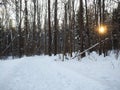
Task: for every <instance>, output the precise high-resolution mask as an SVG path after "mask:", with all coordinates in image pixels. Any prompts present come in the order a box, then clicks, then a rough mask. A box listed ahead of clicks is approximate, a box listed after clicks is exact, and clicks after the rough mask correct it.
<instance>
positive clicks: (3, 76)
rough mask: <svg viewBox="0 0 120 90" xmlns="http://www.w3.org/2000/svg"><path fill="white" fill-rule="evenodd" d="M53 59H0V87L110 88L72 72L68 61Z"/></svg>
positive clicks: (8, 89)
mask: <svg viewBox="0 0 120 90" xmlns="http://www.w3.org/2000/svg"><path fill="white" fill-rule="evenodd" d="M54 58H55V57H46V56H36V57H25V58H22V59H19V60H8V61H0V90H113V88H111V87H109V86H108V85H106V84H104V83H103V82H101V81H100V80H96V79H95V78H92V77H89V75H85V74H84V73H83V72H82V71H81V73H80V72H77V71H75V70H76V69H75V68H74V66H71V65H72V64H69V65H67V64H66V66H65V63H64V64H62V63H63V62H61V63H60V62H57V61H56V62H55V61H54ZM73 65H74V64H73ZM76 65H77V64H76ZM70 66H71V67H70ZM72 67H73V69H72ZM77 67H78V65H77ZM85 72H86V71H85ZM114 90H119V89H118V88H116V89H114Z"/></svg>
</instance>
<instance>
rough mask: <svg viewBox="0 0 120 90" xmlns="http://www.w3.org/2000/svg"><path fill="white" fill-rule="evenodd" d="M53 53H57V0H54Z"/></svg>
mask: <svg viewBox="0 0 120 90" xmlns="http://www.w3.org/2000/svg"><path fill="white" fill-rule="evenodd" d="M54 20H55V21H54V22H55V24H54V30H55V31H54V55H56V54H57V33H58V29H57V25H58V20H57V0H55V16H54Z"/></svg>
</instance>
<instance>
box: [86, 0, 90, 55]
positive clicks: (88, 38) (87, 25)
mask: <svg viewBox="0 0 120 90" xmlns="http://www.w3.org/2000/svg"><path fill="white" fill-rule="evenodd" d="M85 8H86V32H87V41H88V43H86V44H87V45H86V46H87V48H89V47H90V32H89V24H88V8H87V0H85ZM88 53H89V51H88Z"/></svg>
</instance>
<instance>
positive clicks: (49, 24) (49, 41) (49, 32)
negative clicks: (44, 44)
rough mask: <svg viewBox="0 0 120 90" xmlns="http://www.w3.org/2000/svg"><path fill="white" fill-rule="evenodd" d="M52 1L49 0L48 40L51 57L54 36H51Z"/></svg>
mask: <svg viewBox="0 0 120 90" xmlns="http://www.w3.org/2000/svg"><path fill="white" fill-rule="evenodd" d="M50 14H51V13H50V0H48V29H49V30H48V36H49V39H48V53H49V56H51V50H52V48H51V42H52V36H51V17H50V16H51V15H50Z"/></svg>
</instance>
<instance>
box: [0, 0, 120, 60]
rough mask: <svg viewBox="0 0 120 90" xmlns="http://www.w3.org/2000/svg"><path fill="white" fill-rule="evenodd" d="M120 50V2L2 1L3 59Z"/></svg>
mask: <svg viewBox="0 0 120 90" xmlns="http://www.w3.org/2000/svg"><path fill="white" fill-rule="evenodd" d="M119 50H120V1H119V0H0V58H4V59H6V58H7V57H9V56H12V57H13V58H21V57H22V56H33V55H42V54H44V55H50V56H51V55H52V54H54V55H57V54H62V55H63V57H65V56H67V55H69V56H70V57H73V58H74V57H75V56H73V52H74V53H75V52H77V53H76V56H81V57H84V56H85V53H86V52H87V53H88V54H89V53H90V52H92V51H96V52H98V53H99V55H101V54H104V56H107V55H108V52H109V51H115V53H116V54H118V53H119ZM63 60H64V58H63Z"/></svg>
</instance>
